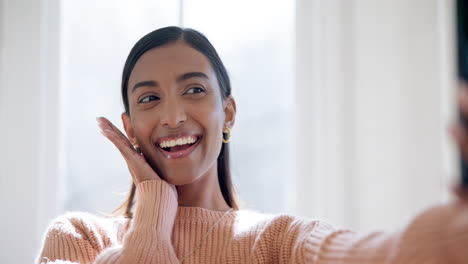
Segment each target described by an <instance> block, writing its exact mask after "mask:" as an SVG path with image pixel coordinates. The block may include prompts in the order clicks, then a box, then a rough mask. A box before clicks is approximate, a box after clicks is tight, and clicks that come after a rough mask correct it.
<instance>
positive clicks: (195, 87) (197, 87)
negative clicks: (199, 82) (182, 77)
mask: <svg viewBox="0 0 468 264" xmlns="http://www.w3.org/2000/svg"><path fill="white" fill-rule="evenodd" d="M192 89H198V90H201V91H200V92H198V93H203V92H205V89H203V88H201V87H199V86H194V87H191V88H190V89H188V91H190V90H192ZM188 91H187V92H188ZM191 94H197V93H191Z"/></svg>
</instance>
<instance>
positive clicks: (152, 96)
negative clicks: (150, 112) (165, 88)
mask: <svg viewBox="0 0 468 264" xmlns="http://www.w3.org/2000/svg"><path fill="white" fill-rule="evenodd" d="M147 98H156V99H155V100H159V97H157V96H154V95H150V96H146V97H143V98H142V99H141V100H140V103H147V102H150V101H153V100H149V99H148V100H147Z"/></svg>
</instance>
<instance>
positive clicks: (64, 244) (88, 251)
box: [41, 212, 128, 260]
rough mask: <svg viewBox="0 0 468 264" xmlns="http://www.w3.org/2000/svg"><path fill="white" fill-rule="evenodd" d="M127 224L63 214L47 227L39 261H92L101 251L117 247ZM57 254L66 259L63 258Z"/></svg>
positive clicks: (119, 219) (118, 219) (120, 220)
mask: <svg viewBox="0 0 468 264" xmlns="http://www.w3.org/2000/svg"><path fill="white" fill-rule="evenodd" d="M127 223H128V219H125V218H124V217H106V216H98V215H94V214H91V213H85V212H67V213H65V214H63V215H60V216H58V217H56V218H55V219H54V220H52V221H51V222H50V224H49V226H48V227H47V230H46V232H45V235H44V239H43V245H42V249H41V258H46V259H62V260H69V259H71V260H82V259H83V258H85V259H92V258H93V257H95V256H96V255H97V254H99V252H101V251H102V250H103V249H105V248H107V247H109V246H113V245H116V244H119V243H120V241H121V240H122V237H123V235H124V232H125V230H126V229H127V227H128V226H127ZM61 252H62V253H63V254H65V253H66V254H70V255H69V256H68V255H67V256H65V255H63V254H62V253H61ZM64 252H65V253H64ZM67 252H68V253H67Z"/></svg>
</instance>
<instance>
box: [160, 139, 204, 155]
mask: <svg viewBox="0 0 468 264" xmlns="http://www.w3.org/2000/svg"><path fill="white" fill-rule="evenodd" d="M201 139H202V137H201V136H194V135H188V136H183V137H178V138H173V139H166V140H162V141H161V142H159V144H156V145H157V146H158V149H159V150H160V151H161V153H162V154H163V156H164V157H166V158H167V159H178V158H183V157H185V156H188V155H190V153H192V151H194V150H195V148H196V147H197V146H198V144H199V143H200V141H201Z"/></svg>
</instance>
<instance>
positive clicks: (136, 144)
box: [132, 141, 141, 154]
mask: <svg viewBox="0 0 468 264" xmlns="http://www.w3.org/2000/svg"><path fill="white" fill-rule="evenodd" d="M132 145H133V148H134V149H135V150H136V151H137V152H138V153H140V154H141V149H140V147H138V143H137V142H136V141H135V142H133V143H132Z"/></svg>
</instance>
